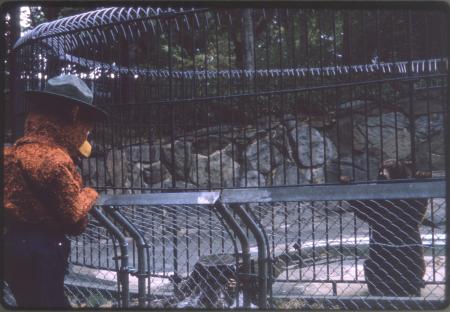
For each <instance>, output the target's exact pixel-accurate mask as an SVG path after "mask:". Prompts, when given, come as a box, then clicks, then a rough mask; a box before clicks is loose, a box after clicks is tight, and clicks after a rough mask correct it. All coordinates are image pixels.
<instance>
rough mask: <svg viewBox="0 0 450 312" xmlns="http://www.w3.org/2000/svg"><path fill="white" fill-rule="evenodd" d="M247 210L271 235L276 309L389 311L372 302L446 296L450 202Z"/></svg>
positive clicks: (294, 204)
mask: <svg viewBox="0 0 450 312" xmlns="http://www.w3.org/2000/svg"><path fill="white" fill-rule="evenodd" d="M246 206H247V208H248V211H249V212H250V213H252V214H253V215H254V217H255V219H256V220H258V222H259V224H260V227H261V228H262V229H263V230H264V232H265V233H266V235H267V239H268V243H269V249H270V253H271V257H272V265H271V268H272V271H271V275H272V276H271V281H270V284H271V285H272V296H273V302H272V303H273V304H274V307H277V308H338V307H344V308H350V307H354V305H353V304H354V303H355V302H356V301H359V302H360V303H359V305H357V306H359V307H365V308H374V307H376V306H378V307H382V306H380V305H378V303H376V302H375V301H373V300H372V299H374V298H379V299H386V298H388V297H389V298H391V299H392V300H391V302H392V303H393V306H390V307H391V308H395V303H396V302H397V301H398V300H400V298H402V299H414V298H415V299H420V300H422V301H423V300H425V301H426V300H444V298H445V281H446V277H445V261H446V258H445V243H446V238H445V237H446V236H445V228H444V222H445V220H446V216H445V206H446V205H445V200H444V199H433V200H426V199H409V200H381V201H371V200H362V201H320V202H319V201H314V202H276V203H261V204H256V203H251V204H247V205H246ZM269 279H270V277H269ZM406 297H407V298H406ZM314 298H316V299H314ZM324 298H328V299H330V298H332V299H333V300H331V301H330V300H324ZM339 299H342V300H339ZM404 302H406V305H405V306H401V307H403V308H408V307H409V308H419V307H420V304H416V303H415V301H413V300H406V301H404ZM361 303H362V306H361Z"/></svg>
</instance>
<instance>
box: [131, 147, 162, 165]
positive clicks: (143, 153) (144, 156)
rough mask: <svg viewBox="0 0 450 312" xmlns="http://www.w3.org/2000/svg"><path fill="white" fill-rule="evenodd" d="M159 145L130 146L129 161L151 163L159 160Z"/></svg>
mask: <svg viewBox="0 0 450 312" xmlns="http://www.w3.org/2000/svg"><path fill="white" fill-rule="evenodd" d="M160 156H161V155H160V146H159V145H149V144H142V145H133V146H132V147H131V161H132V162H143V163H153V162H157V161H159V160H160V158H161V157H160Z"/></svg>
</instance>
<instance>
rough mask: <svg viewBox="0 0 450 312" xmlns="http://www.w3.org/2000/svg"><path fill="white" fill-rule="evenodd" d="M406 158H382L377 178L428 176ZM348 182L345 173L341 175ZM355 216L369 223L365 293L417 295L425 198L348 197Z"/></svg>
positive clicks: (422, 271)
mask: <svg viewBox="0 0 450 312" xmlns="http://www.w3.org/2000/svg"><path fill="white" fill-rule="evenodd" d="M411 165H412V163H411V162H409V161H395V160H386V161H384V162H383V165H382V167H381V168H380V170H379V173H378V180H395V179H408V178H428V177H431V173H429V172H419V171H417V172H415V173H413V170H412V169H411ZM341 181H342V182H344V183H346V182H349V181H350V179H349V177H346V176H344V177H341ZM348 202H349V204H350V205H351V206H352V210H353V211H354V212H355V214H356V216H357V217H358V218H360V219H361V220H363V221H365V222H367V223H368V224H369V227H370V230H371V235H370V243H369V255H368V258H367V260H366V261H365V262H364V273H365V277H366V281H367V286H368V289H369V294H370V295H374V296H420V288H422V287H423V276H424V274H425V261H424V251H423V247H422V239H421V237H420V231H419V227H420V225H421V224H422V222H424V217H425V212H426V209H427V202H428V200H427V199H392V200H361V201H358V200H350V201H348Z"/></svg>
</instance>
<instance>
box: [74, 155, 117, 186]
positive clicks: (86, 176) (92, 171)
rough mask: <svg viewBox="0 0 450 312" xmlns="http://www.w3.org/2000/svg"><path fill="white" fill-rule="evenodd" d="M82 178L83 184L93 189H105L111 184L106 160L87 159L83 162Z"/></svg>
mask: <svg viewBox="0 0 450 312" xmlns="http://www.w3.org/2000/svg"><path fill="white" fill-rule="evenodd" d="M81 167H82V170H81V176H82V179H83V182H85V183H86V184H87V185H90V186H93V187H102V186H103V187H104V186H107V185H108V182H110V179H111V177H110V175H109V173H108V171H107V170H106V167H105V160H104V158H95V157H93V158H87V159H83V160H82V166H81Z"/></svg>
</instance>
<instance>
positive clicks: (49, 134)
mask: <svg viewBox="0 0 450 312" xmlns="http://www.w3.org/2000/svg"><path fill="white" fill-rule="evenodd" d="M24 95H25V97H26V98H27V100H28V101H29V103H30V104H31V108H30V112H29V114H28V115H27V118H26V120H25V126H24V128H25V129H24V133H25V135H24V136H23V137H22V138H19V139H18V140H17V141H16V142H15V143H14V145H13V146H11V147H6V148H5V149H4V199H3V200H4V201H3V205H4V220H5V226H6V233H5V235H4V242H5V243H4V260H5V263H4V272H5V280H6V282H7V283H8V284H9V286H10V288H11V291H12V293H13V295H14V297H15V299H16V302H17V305H18V307H20V308H68V307H70V304H69V302H68V300H67V298H66V297H65V295H64V276H65V274H66V272H67V267H68V256H69V253H70V242H69V240H68V239H67V237H66V235H78V234H81V233H82V232H83V231H84V229H85V228H86V226H87V222H88V217H87V215H88V213H89V211H90V209H91V208H92V207H93V205H94V204H95V201H96V199H97V197H98V194H97V192H96V191H95V190H94V189H92V188H88V187H83V184H82V180H81V176H80V174H79V172H78V171H77V167H76V165H75V163H76V161H78V160H79V158H80V157H89V155H90V152H91V145H90V144H89V142H88V141H87V137H88V134H89V131H90V130H91V129H92V127H93V125H94V122H95V121H98V120H101V119H102V120H103V119H105V118H106V114H105V112H103V111H102V110H100V109H99V108H97V107H95V106H94V105H93V94H92V92H91V90H90V89H89V87H88V86H87V85H86V84H85V83H84V82H83V81H82V80H81V79H79V78H78V77H76V76H74V75H60V76H57V77H54V78H52V79H49V80H48V81H47V84H46V87H45V89H44V90H43V91H28V92H26V93H25V94H24Z"/></svg>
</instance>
